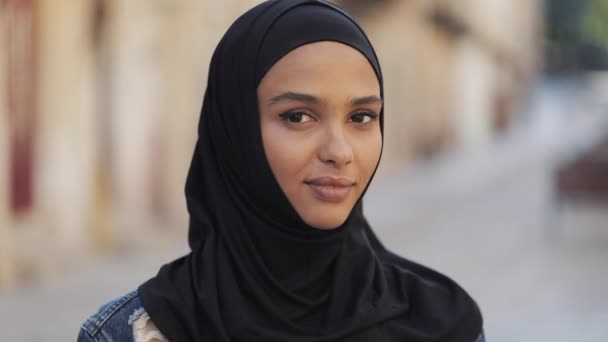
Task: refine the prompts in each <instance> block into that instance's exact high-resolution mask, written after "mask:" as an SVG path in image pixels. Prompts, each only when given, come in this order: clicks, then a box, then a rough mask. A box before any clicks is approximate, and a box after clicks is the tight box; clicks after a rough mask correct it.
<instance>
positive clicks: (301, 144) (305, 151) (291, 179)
mask: <svg viewBox="0 0 608 342" xmlns="http://www.w3.org/2000/svg"><path fill="white" fill-rule="evenodd" d="M262 139H263V143H264V151H265V153H266V158H267V159H268V163H269V164H270V168H271V169H272V172H273V174H274V176H275V178H276V179H277V181H278V182H279V185H280V186H281V188H282V189H283V191H285V192H288V188H289V187H290V186H293V184H295V183H298V182H299V181H300V178H301V177H300V176H301V175H300V174H301V173H302V172H303V171H304V170H305V168H306V165H307V164H308V163H309V160H310V151H309V150H310V146H309V145H310V144H308V143H307V142H306V140H305V139H302V138H301V137H298V135H297V134H294V133H293V132H288V131H287V129H285V128H284V127H281V124H280V123H268V124H266V125H263V126H262ZM292 183H293V184H292Z"/></svg>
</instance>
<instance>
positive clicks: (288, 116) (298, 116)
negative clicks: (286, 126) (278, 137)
mask: <svg viewBox="0 0 608 342" xmlns="http://www.w3.org/2000/svg"><path fill="white" fill-rule="evenodd" d="M280 116H281V118H282V119H283V120H286V121H288V122H290V123H305V122H309V121H312V117H311V116H310V115H308V114H306V113H302V112H287V113H282V114H281V115H280Z"/></svg>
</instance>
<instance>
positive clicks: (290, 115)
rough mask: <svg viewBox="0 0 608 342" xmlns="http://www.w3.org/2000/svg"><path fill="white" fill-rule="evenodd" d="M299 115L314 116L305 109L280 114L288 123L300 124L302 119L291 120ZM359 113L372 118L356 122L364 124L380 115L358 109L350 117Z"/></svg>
mask: <svg viewBox="0 0 608 342" xmlns="http://www.w3.org/2000/svg"><path fill="white" fill-rule="evenodd" d="M298 115H299V116H308V117H311V118H312V115H310V114H307V113H305V112H303V111H291V112H284V113H281V114H279V116H280V117H281V119H282V120H284V121H286V122H288V123H291V124H300V123H302V122H301V121H300V122H298V121H295V122H294V121H290V119H292V118H294V117H295V116H298ZM358 115H362V116H364V117H369V118H370V121H369V122H355V123H357V124H361V125H364V124H367V123H370V122H372V121H375V120H376V119H378V116H379V115H378V114H376V113H374V112H370V111H358V112H355V113H353V114H351V115H350V117H349V119H352V118H353V117H354V116H358ZM363 120H365V118H363ZM349 122H351V121H349ZM353 122H354V121H353Z"/></svg>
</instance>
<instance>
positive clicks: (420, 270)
mask: <svg viewBox="0 0 608 342" xmlns="http://www.w3.org/2000/svg"><path fill="white" fill-rule="evenodd" d="M318 41H336V42H340V43H343V44H347V45H349V46H351V47H353V48H355V49H357V50H358V51H359V52H361V53H362V54H363V55H365V56H366V57H367V59H368V60H369V62H370V64H371V65H372V67H373V68H374V70H375V72H376V75H377V77H378V80H379V82H380V85H381V87H382V73H381V71H380V66H379V64H378V60H377V58H376V55H375V53H374V50H373V48H372V46H371V44H370V43H369V41H368V39H367V37H366V36H365V34H364V32H363V31H362V29H361V28H360V27H359V25H358V24H357V23H356V22H355V21H354V20H353V18H352V17H350V16H349V15H348V14H346V13H345V12H344V11H342V10H341V9H339V8H337V7H336V6H334V5H332V4H330V3H328V2H325V1H322V0H275V1H267V2H264V3H262V4H260V5H258V6H257V7H255V8H253V9H251V10H250V11H248V12H247V13H245V14H244V15H242V16H241V17H240V18H239V19H238V20H237V21H236V22H235V23H234V24H233V25H232V26H231V27H230V29H229V30H228V32H227V33H226V34H225V36H224V37H223V38H222V40H221V41H220V43H219V45H218V47H217V48H216V50H215V53H214V55H213V58H212V61H211V66H210V70H209V79H208V85H207V91H206V93H205V98H204V103H203V109H202V112H201V119H200V122H199V127H198V142H197V144H196V148H195V152H194V156H193V159H192V164H191V166H190V171H189V173H188V180H187V182H186V198H187V204H188V211H189V213H190V228H189V243H190V247H191V252H190V253H189V254H188V255H186V256H184V257H182V258H180V259H178V260H176V261H173V262H171V263H169V264H167V265H165V266H163V267H162V268H161V269H160V271H159V273H158V275H157V276H156V277H154V278H152V279H151V280H149V281H148V282H146V283H144V284H143V285H141V286H140V288H139V294H140V296H141V299H142V302H143V304H144V308H145V309H146V311H147V312H148V314H149V315H150V317H151V318H152V321H153V322H154V323H155V324H156V325H157V327H158V328H159V330H160V331H161V332H162V333H163V334H164V335H165V336H166V337H167V338H168V339H169V340H170V341H173V342H178V341H214V342H221V341H277V342H278V341H281V342H288V341H301V342H305V341H412V342H414V341H420V342H422V341H450V342H459V341H462V342H472V341H474V340H475V339H476V338H477V336H478V335H479V334H480V332H481V325H482V320H481V314H480V312H479V309H478V308H477V305H476V304H475V302H474V301H473V300H472V299H471V298H470V297H469V296H468V295H467V294H466V293H465V292H464V291H463V290H462V289H461V288H460V287H459V286H458V285H457V284H455V283H454V282H453V281H452V280H450V279H448V278H447V277H445V276H443V275H441V274H439V273H437V272H435V271H432V270H430V269H428V268H425V267H423V266H421V265H418V264H416V263H413V262H411V261H409V260H406V259H403V258H401V257H399V256H397V255H395V254H392V253H391V252H389V251H387V250H386V249H385V248H384V247H383V246H382V245H381V243H380V242H379V241H378V239H377V238H376V236H375V234H374V233H373V232H372V230H371V229H370V227H369V225H368V224H367V222H366V220H365V218H364V216H363V211H362V204H361V199H359V201H358V202H357V204H356V205H355V207H354V208H353V210H352V212H351V214H350V215H349V217H348V218H347V220H346V222H345V223H344V224H343V225H342V226H340V227H338V228H337V229H334V230H319V229H315V228H313V227H310V226H307V225H306V223H304V222H303V221H302V220H301V218H300V217H299V216H298V214H297V213H296V211H295V209H294V208H293V207H292V206H291V205H290V204H289V201H288V200H287V198H286V196H285V194H284V193H283V192H282V191H281V188H280V187H279V185H278V183H277V181H276V179H275V178H274V176H273V173H272V171H271V169H270V166H269V164H268V162H267V160H266V157H265V154H264V150H263V145H262V138H261V130H260V123H259V113H258V105H257V95H256V88H257V86H258V84H259V82H260V80H261V79H262V78H263V76H264V74H265V73H266V72H267V71H268V70H269V69H270V68H271V67H272V65H274V64H275V63H276V62H277V61H278V60H279V59H280V58H281V57H283V56H284V55H285V54H287V53H288V52H290V51H291V50H293V49H295V48H297V47H299V46H302V45H305V44H308V43H312V42H318ZM381 118H382V114H381Z"/></svg>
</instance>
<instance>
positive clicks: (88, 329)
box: [78, 291, 486, 342]
mask: <svg viewBox="0 0 608 342" xmlns="http://www.w3.org/2000/svg"><path fill="white" fill-rule="evenodd" d="M113 341H120V342H168V340H167V339H166V338H165V337H164V336H163V335H162V334H161V333H160V331H159V330H158V329H157V328H156V326H155V325H154V323H153V322H152V320H150V316H148V314H147V313H146V311H145V310H144V307H143V305H142V303H141V300H140V298H139V295H138V294H137V291H133V292H130V293H128V294H126V295H124V296H122V297H120V298H117V299H114V300H112V301H110V302H109V303H106V304H104V305H103V306H102V307H101V308H100V309H99V311H97V313H96V314H94V315H93V316H91V317H89V318H88V319H87V320H86V321H85V322H84V323H83V324H82V327H81V328H80V334H79V335H78V342H113ZM485 341H486V340H485V337H484V334H483V332H482V333H481V334H480V335H479V337H478V338H477V340H476V341H474V342H485ZM471 342H473V341H471Z"/></svg>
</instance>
